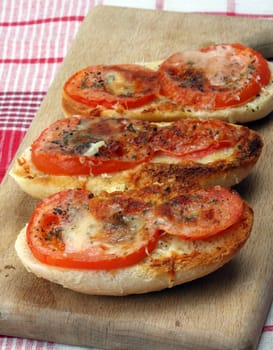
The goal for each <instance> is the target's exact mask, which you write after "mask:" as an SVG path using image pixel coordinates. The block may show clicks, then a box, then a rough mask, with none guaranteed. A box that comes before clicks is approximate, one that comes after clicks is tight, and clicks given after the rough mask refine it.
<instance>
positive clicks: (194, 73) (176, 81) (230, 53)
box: [159, 44, 271, 110]
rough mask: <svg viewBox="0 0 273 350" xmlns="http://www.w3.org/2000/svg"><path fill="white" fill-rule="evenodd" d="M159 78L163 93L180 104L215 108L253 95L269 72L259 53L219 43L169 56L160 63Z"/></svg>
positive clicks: (241, 46)
mask: <svg viewBox="0 0 273 350" xmlns="http://www.w3.org/2000/svg"><path fill="white" fill-rule="evenodd" d="M159 78H160V81H161V93H162V94H163V95H165V96H167V97H169V98H171V99H173V100H175V101H176V102H177V103H179V104H181V105H182V106H189V107H194V108H196V109H207V110H214V109H221V108H226V107H232V106H238V105H241V104H243V103H245V102H247V101H249V100H251V99H253V98H255V97H256V95H257V94H259V93H260V91H261V89H262V87H264V86H266V85H267V84H268V83H269V81H270V78H271V73H270V69H269V67H268V64H267V61H266V60H265V59H264V58H263V57H262V55H261V54H260V53H258V52H256V51H254V50H253V49H251V48H249V47H245V46H243V45H241V44H222V45H213V46H210V47H208V48H206V49H201V50H196V51H183V52H179V53H176V54H174V55H172V56H171V57H169V58H168V59H167V60H166V61H165V62H163V63H162V65H161V66H160V68H159Z"/></svg>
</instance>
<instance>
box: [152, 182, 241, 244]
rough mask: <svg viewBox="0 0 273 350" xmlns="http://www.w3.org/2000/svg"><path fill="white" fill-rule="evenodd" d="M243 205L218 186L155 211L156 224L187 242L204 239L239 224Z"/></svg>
mask: <svg viewBox="0 0 273 350" xmlns="http://www.w3.org/2000/svg"><path fill="white" fill-rule="evenodd" d="M242 212H243V201H242V199H241V198H240V197H239V195H238V194H237V193H236V192H234V191H231V190H230V189H226V188H222V187H220V186H216V187H214V188H210V189H201V190H196V191H193V192H189V193H185V194H182V195H178V196H176V197H174V198H172V199H171V200H168V201H166V202H164V203H162V204H160V205H158V206H156V207H155V208H154V212H153V215H154V216H155V218H157V219H156V221H155V224H156V225H157V227H158V228H159V229H161V230H163V231H165V232H167V233H168V234H171V235H175V236H179V237H182V238H184V239H190V240H196V239H204V238H208V237H211V236H214V235H216V234H219V233H220V232H223V231H224V230H226V229H227V228H229V227H231V226H232V225H233V224H235V223H236V222H238V220H239V219H240V217H241V215H242Z"/></svg>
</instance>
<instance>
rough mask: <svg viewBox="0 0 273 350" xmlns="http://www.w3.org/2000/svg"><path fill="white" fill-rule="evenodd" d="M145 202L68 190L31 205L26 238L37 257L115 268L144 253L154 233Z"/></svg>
mask: <svg viewBox="0 0 273 350" xmlns="http://www.w3.org/2000/svg"><path fill="white" fill-rule="evenodd" d="M146 209H147V205H146V203H145V202H143V201H142V200H140V199H133V198H127V197H126V195H125V196H123V197H122V196H121V197H119V196H118V195H117V198H116V197H115V196H109V198H107V197H106V198H92V195H91V194H90V193H89V192H87V191H84V190H68V191H64V192H59V193H57V194H54V195H52V196H50V197H48V198H47V199H44V200H43V201H42V202H41V203H40V204H39V205H38V206H37V207H36V209H35V211H34V213H33V215H32V217H31V219H30V222H29V225H28V228H27V242H28V245H29V247H30V249H31V251H32V253H33V255H34V256H35V257H36V258H37V259H38V260H39V261H41V262H42V263H45V264H48V265H53V266H59V267H67V268H79V269H96V270H98V269H106V270H108V269H116V268H121V267H126V266H130V265H133V264H136V263H138V262H139V261H141V260H142V259H144V258H145V257H146V256H147V255H148V254H150V253H151V252H152V250H153V249H154V248H155V246H156V244H157V241H158V238H159V233H158V230H157V229H156V228H154V229H147V226H146V221H145V211H146Z"/></svg>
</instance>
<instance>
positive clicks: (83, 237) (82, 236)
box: [62, 213, 101, 253]
mask: <svg viewBox="0 0 273 350" xmlns="http://www.w3.org/2000/svg"><path fill="white" fill-rule="evenodd" d="M100 229H101V223H100V222H98V221H97V220H95V218H93V217H92V216H91V215H90V214H86V213H85V215H82V213H81V215H79V214H75V217H74V218H73V223H72V224H68V225H65V226H64V230H63V232H62V237H63V241H64V243H65V247H66V251H67V252H69V253H71V252H79V251H82V250H85V249H86V248H87V247H89V246H90V243H91V241H92V238H93V237H94V236H95V235H96V234H97V233H98V231H99V230H100Z"/></svg>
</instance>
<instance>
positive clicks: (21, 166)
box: [10, 130, 263, 198]
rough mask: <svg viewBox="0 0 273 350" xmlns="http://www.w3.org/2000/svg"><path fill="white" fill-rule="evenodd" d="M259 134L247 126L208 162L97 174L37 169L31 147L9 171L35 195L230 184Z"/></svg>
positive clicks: (251, 156)
mask: <svg viewBox="0 0 273 350" xmlns="http://www.w3.org/2000/svg"><path fill="white" fill-rule="evenodd" d="M262 147H263V141H262V139H261V137H260V135H259V134H258V133H256V132H254V131H253V130H249V134H248V137H247V138H244V139H243V140H241V142H240V144H238V145H237V147H236V148H235V149H234V151H233V153H232V154H228V155H227V156H222V158H219V159H217V160H214V161H211V162H209V163H202V162H193V161H182V162H180V163H171V164H170V163H162V162H157V163H156V162H149V163H145V164H141V165H138V166H137V167H135V168H134V169H130V170H126V171H121V172H117V173H113V174H102V175H98V176H91V175H90V176H83V175H81V176H57V175H49V174H45V173H43V172H41V171H39V170H38V169H37V168H36V167H35V166H34V164H33V163H32V161H31V150H30V148H28V149H26V150H25V152H24V153H23V154H22V156H21V157H19V158H18V159H17V160H16V161H15V163H14V165H13V167H12V169H11V171H10V175H11V176H12V177H13V178H14V180H15V181H16V182H17V184H18V185H19V186H20V187H21V189H22V190H23V191H25V192H26V193H28V194H29V195H31V196H33V197H36V198H44V197H46V196H48V195H50V194H53V193H56V192H58V191H61V190H64V189H68V188H85V189H87V190H89V191H92V192H93V193H94V194H98V193H99V192H100V191H102V190H104V191H108V192H113V191H117V190H118V191H126V190H129V189H136V188H142V187H144V186H149V185H151V184H163V185H169V186H171V187H174V188H177V187H178V188H181V187H189V186H193V185H198V186H201V187H208V186H212V185H222V186H226V187H230V186H233V185H235V184H238V183H239V182H240V181H242V180H243V179H244V178H245V177H246V176H247V175H248V174H249V172H250V171H251V170H252V168H253V167H254V165H255V164H256V162H257V160H258V158H259V156H260V153H261V151H262Z"/></svg>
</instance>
